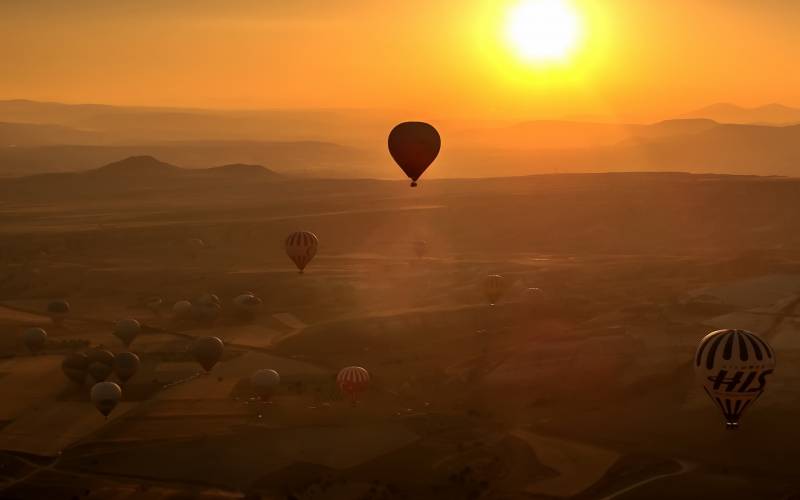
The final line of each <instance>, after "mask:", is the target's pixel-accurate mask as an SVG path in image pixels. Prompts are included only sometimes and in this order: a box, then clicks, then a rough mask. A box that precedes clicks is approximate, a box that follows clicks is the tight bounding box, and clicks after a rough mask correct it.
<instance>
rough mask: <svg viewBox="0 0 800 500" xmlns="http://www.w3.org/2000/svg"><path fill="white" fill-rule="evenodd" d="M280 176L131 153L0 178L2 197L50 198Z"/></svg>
mask: <svg viewBox="0 0 800 500" xmlns="http://www.w3.org/2000/svg"><path fill="white" fill-rule="evenodd" d="M281 179H284V177H283V176H281V175H279V174H277V173H275V172H273V171H271V170H269V169H268V168H265V167H262V166H260V165H224V166H221V167H213V168H207V169H187V168H180V167H176V166H175V165H171V164H169V163H165V162H162V161H160V160H158V159H156V158H153V157H152V156H133V157H130V158H125V159H123V160H120V161H115V162H112V163H109V164H108V165H103V166H102V167H99V168H94V169H90V170H85V171H81V172H61V173H47V174H38V175H30V176H24V177H13V178H8V179H0V197H2V199H25V198H26V197H33V199H37V197H39V196H42V197H51V198H58V199H89V200H91V199H97V198H105V197H115V196H134V195H140V194H141V193H148V195H158V193H177V192H186V193H203V192H214V191H216V192H217V193H218V195H222V193H221V192H220V190H222V189H225V188H228V187H236V186H240V187H242V186H244V187H248V188H257V186H258V185H260V184H263V183H265V182H266V183H272V182H274V181H279V180H281Z"/></svg>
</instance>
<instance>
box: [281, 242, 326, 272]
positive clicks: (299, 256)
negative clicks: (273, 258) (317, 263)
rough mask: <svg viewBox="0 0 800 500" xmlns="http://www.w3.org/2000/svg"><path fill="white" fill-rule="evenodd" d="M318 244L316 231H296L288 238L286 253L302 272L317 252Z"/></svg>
mask: <svg viewBox="0 0 800 500" xmlns="http://www.w3.org/2000/svg"><path fill="white" fill-rule="evenodd" d="M318 246H319V240H318V239H317V236H316V235H315V234H314V233H310V232H308V231H296V232H294V233H292V234H290V235H289V237H288V238H286V255H288V256H289V258H290V259H292V261H294V264H295V265H296V266H297V269H299V270H300V273H301V274H302V273H303V270H304V269H305V268H306V266H307V265H308V263H309V262H311V259H313V258H314V255H316V254H317V247H318Z"/></svg>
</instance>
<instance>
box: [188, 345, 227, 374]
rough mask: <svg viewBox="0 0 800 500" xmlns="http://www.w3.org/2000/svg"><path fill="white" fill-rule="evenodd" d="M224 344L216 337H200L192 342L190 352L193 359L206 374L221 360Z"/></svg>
mask: <svg viewBox="0 0 800 500" xmlns="http://www.w3.org/2000/svg"><path fill="white" fill-rule="evenodd" d="M223 350H224V344H223V343H222V341H221V340H220V339H219V338H217V337H201V338H199V339H195V340H194V342H192V346H191V352H192V355H193V356H194V359H196V360H197V362H198V363H200V366H202V367H203V369H204V370H205V371H206V372H210V371H211V369H212V368H214V365H215V364H217V362H218V361H219V360H220V359H221V358H222V351H223Z"/></svg>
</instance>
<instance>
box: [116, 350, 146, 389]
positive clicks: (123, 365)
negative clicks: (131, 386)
mask: <svg viewBox="0 0 800 500" xmlns="http://www.w3.org/2000/svg"><path fill="white" fill-rule="evenodd" d="M140 364H141V361H139V356H137V355H136V354H134V353H132V352H121V353H119V354H117V355H116V356H114V372H115V373H116V374H117V378H119V380H120V381H121V382H122V383H123V384H124V383H125V382H127V381H128V380H130V379H131V377H133V376H134V375H136V372H137V371H139V365H140Z"/></svg>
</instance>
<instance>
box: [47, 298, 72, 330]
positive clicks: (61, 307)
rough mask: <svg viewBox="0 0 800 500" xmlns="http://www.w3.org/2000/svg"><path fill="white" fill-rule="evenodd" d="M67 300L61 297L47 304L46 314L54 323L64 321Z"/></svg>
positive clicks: (67, 307) (67, 306)
mask: <svg viewBox="0 0 800 500" xmlns="http://www.w3.org/2000/svg"><path fill="white" fill-rule="evenodd" d="M69 310H70V307H69V302H67V301H66V300H63V299H59V300H54V301H52V302H50V303H49V304H47V314H48V315H49V316H50V319H51V320H52V321H53V323H55V324H56V325H60V324H61V323H63V322H64V318H66V317H67V315H68V314H69Z"/></svg>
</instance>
